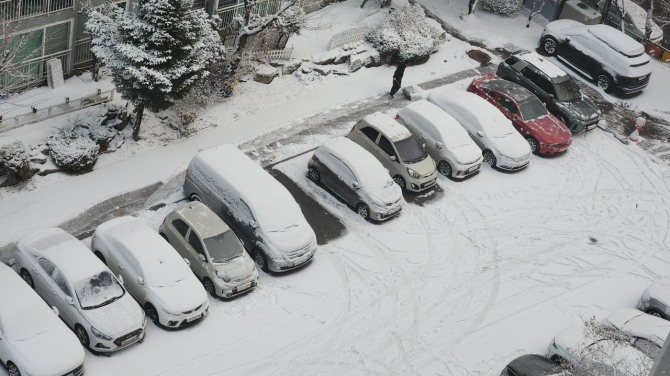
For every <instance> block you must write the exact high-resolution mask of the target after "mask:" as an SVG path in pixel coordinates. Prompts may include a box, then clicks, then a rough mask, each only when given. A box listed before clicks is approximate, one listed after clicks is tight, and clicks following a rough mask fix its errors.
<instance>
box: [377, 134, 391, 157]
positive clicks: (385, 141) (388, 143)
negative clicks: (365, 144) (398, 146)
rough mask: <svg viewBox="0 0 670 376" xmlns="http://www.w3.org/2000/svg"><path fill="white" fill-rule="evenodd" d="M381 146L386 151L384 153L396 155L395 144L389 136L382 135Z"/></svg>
mask: <svg viewBox="0 0 670 376" xmlns="http://www.w3.org/2000/svg"><path fill="white" fill-rule="evenodd" d="M379 147H380V148H381V149H382V150H383V151H384V153H386V154H388V155H393V156H395V150H393V144H391V141H389V140H388V138H386V137H384V136H381V138H380V139H379Z"/></svg>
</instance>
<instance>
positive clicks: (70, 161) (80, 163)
mask: <svg viewBox="0 0 670 376" xmlns="http://www.w3.org/2000/svg"><path fill="white" fill-rule="evenodd" d="M47 145H48V146H49V155H50V156H51V160H53V162H54V164H55V165H56V166H58V167H60V168H61V169H63V170H64V171H67V172H72V173H76V174H79V173H83V172H88V171H90V170H91V169H93V166H94V165H95V163H96V162H97V161H98V151H100V147H99V146H98V144H96V143H95V141H93V140H92V139H91V138H90V137H89V136H88V134H82V133H81V132H78V130H77V127H76V126H66V127H63V128H61V129H59V130H58V131H57V132H56V133H55V134H53V135H51V136H49V138H47Z"/></svg>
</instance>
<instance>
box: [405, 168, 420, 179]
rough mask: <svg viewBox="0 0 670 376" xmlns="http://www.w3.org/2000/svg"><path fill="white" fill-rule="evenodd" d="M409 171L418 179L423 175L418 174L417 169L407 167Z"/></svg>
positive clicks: (410, 174)
mask: <svg viewBox="0 0 670 376" xmlns="http://www.w3.org/2000/svg"><path fill="white" fill-rule="evenodd" d="M407 173H408V174H409V176H411V177H413V178H414V179H418V178H420V177H421V175H419V174H417V173H416V171H414V170H412V169H411V168H409V167H407Z"/></svg>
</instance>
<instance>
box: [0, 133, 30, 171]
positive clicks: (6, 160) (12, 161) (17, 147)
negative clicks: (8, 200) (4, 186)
mask: <svg viewBox="0 0 670 376" xmlns="http://www.w3.org/2000/svg"><path fill="white" fill-rule="evenodd" d="M0 175H8V176H9V177H10V179H11V180H12V181H21V180H27V179H29V178H30V176H31V175H32V173H31V170H30V153H29V152H28V149H26V147H25V145H23V143H22V142H21V141H15V142H13V143H11V144H9V145H3V146H2V147H0Z"/></svg>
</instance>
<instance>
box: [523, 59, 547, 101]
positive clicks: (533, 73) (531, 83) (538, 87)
mask: <svg viewBox="0 0 670 376" xmlns="http://www.w3.org/2000/svg"><path fill="white" fill-rule="evenodd" d="M520 73H521V75H522V76H523V77H524V78H525V82H526V83H527V84H526V85H524V86H525V87H526V88H527V89H528V90H530V91H531V92H533V94H535V95H536V96H537V97H538V98H540V100H541V101H543V102H546V101H547V100H548V98H549V94H548V93H547V92H546V91H545V90H544V89H545V85H543V84H542V83H541V81H542V79H541V77H542V75H541V74H540V71H539V70H538V69H537V68H535V67H534V66H532V65H527V66H526V67H525V68H523V69H522V70H521V72H520Z"/></svg>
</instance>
